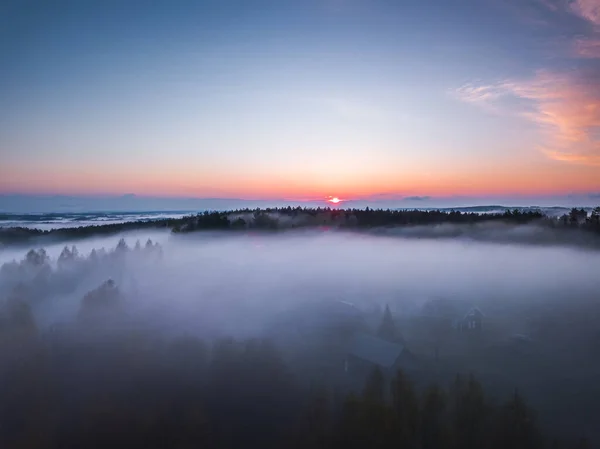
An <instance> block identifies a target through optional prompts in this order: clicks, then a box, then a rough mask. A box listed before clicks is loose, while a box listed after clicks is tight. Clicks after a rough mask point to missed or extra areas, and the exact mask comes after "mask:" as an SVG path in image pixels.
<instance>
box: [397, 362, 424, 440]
mask: <svg viewBox="0 0 600 449" xmlns="http://www.w3.org/2000/svg"><path fill="white" fill-rule="evenodd" d="M390 389H391V396H392V408H393V409H394V411H395V412H396V415H397V418H398V426H399V433H400V435H401V438H402V441H403V442H404V445H406V446H408V447H412V446H414V445H415V444H416V441H417V438H418V425H419V402H418V399H417V395H416V394H415V390H414V387H413V385H412V382H411V381H410V380H409V379H408V378H407V377H406V375H405V374H404V372H402V370H398V372H397V373H396V376H395V377H394V379H393V380H392V382H391V385H390Z"/></svg>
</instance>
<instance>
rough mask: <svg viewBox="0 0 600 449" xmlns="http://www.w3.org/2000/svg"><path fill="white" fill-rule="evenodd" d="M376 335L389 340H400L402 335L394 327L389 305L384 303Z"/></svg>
mask: <svg viewBox="0 0 600 449" xmlns="http://www.w3.org/2000/svg"><path fill="white" fill-rule="evenodd" d="M377 336H378V337H380V338H382V339H384V340H387V341H391V342H402V340H403V339H402V337H401V335H400V333H399V332H398V330H397V329H396V324H395V323H394V318H393V317H392V312H391V311H390V306H389V305H387V304H386V306H385V311H384V312H383V318H382V319H381V324H380V325H379V328H378V329H377Z"/></svg>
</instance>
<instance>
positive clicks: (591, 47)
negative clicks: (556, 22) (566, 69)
mask: <svg viewBox="0 0 600 449" xmlns="http://www.w3.org/2000/svg"><path fill="white" fill-rule="evenodd" d="M573 53H574V54H575V56H578V57H580V58H589V59H596V58H600V36H598V37H588V38H579V39H575V40H574V41H573Z"/></svg>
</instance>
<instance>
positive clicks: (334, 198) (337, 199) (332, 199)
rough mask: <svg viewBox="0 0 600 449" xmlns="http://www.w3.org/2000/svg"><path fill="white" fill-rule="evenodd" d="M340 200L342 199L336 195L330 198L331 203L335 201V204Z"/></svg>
mask: <svg viewBox="0 0 600 449" xmlns="http://www.w3.org/2000/svg"><path fill="white" fill-rule="evenodd" d="M340 201H341V200H340V199H339V198H338V197H335V196H334V197H333V198H330V199H329V202H330V203H333V204H337V203H339V202H340Z"/></svg>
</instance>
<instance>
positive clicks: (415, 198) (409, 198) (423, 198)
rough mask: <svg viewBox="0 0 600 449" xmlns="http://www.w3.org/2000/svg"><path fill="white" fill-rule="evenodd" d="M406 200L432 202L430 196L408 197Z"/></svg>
mask: <svg viewBox="0 0 600 449" xmlns="http://www.w3.org/2000/svg"><path fill="white" fill-rule="evenodd" d="M404 199H405V200H408V201H427V200H430V199H431V197H430V196H407V197H406V198H404Z"/></svg>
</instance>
